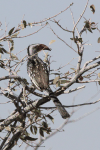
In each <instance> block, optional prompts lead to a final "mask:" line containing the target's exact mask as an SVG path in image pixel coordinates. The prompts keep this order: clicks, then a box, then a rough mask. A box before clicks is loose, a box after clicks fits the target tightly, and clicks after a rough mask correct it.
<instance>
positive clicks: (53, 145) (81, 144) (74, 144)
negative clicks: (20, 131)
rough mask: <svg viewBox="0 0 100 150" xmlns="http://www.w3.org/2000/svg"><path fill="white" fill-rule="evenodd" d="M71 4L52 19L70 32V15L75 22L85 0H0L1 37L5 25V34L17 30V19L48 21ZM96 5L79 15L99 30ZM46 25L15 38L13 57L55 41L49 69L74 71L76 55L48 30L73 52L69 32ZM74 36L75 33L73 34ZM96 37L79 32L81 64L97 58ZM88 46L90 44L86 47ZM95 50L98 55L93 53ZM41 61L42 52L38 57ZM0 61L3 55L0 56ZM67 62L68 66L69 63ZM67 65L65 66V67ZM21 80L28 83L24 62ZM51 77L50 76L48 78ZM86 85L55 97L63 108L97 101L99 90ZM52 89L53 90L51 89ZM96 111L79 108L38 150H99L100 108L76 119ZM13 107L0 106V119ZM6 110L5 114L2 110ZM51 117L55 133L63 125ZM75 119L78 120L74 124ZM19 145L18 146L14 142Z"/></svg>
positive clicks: (56, 116) (99, 10)
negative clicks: (82, 42)
mask: <svg viewBox="0 0 100 150" xmlns="http://www.w3.org/2000/svg"><path fill="white" fill-rule="evenodd" d="M72 2H73V3H74V4H73V6H71V10H70V9H68V10H67V11H65V12H63V13H61V14H60V15H58V16H57V17H55V19H56V20H57V21H58V20H59V23H60V24H61V25H62V26H63V27H64V28H67V29H68V30H71V31H72V30H73V19H72V15H71V12H72V13H73V16H74V20H75V22H77V21H78V19H79V17H80V15H81V14H82V12H83V10H84V8H85V5H86V3H87V0H84V1H80V0H74V1H70V0H67V1H66V0H63V1H62V0H59V1H57V0H53V1H50V0H37V1H36V0H24V1H23V0H20V1H17V0H9V1H7V0H1V1H0V6H1V8H0V14H1V15H0V22H1V23H2V26H1V29H2V30H1V31H0V32H1V34H0V36H1V37H2V34H4V32H5V28H6V26H7V32H6V34H7V33H8V32H9V30H10V29H11V28H13V27H17V26H18V24H20V23H21V20H23V19H24V20H26V22H29V23H32V22H34V21H35V22H37V21H41V20H43V19H45V18H49V17H51V16H54V15H55V14H58V13H59V12H61V11H62V10H64V9H65V8H67V7H68V6H69V5H70V4H71V3H72ZM92 4H94V5H95V8H96V12H95V14H93V13H92V12H91V10H90V8H89V6H90V5H92ZM99 5H100V2H99V1H94V0H90V1H89V4H88V6H87V9H86V12H85V14H84V15H83V17H84V18H86V19H87V20H88V19H91V21H93V22H96V23H98V28H99V29H100V17H99V16H100V8H99ZM84 18H82V19H81V21H80V22H79V23H78V25H77V28H78V30H79V31H80V30H81V29H82V27H83V25H84V21H85V19H84ZM48 22H49V24H50V26H49V25H48V26H46V27H45V28H44V29H42V30H41V31H39V32H38V33H36V34H33V35H31V36H28V37H25V38H17V39H15V40H14V44H15V45H14V51H13V53H14V54H16V53H18V52H20V51H21V50H23V49H25V48H27V47H28V45H30V44H34V43H43V44H46V45H48V46H49V42H50V41H51V40H55V42H54V43H53V44H51V45H50V48H52V51H51V52H49V54H50V55H51V56H52V57H51V61H52V63H51V69H55V70H56V69H57V68H59V66H65V67H63V68H62V70H61V71H62V73H65V72H68V71H72V69H71V68H76V65H77V61H78V55H77V53H75V52H74V51H73V50H72V49H71V48H69V47H68V46H66V45H65V44H64V43H63V42H62V41H61V40H59V39H58V38H57V37H56V36H55V35H54V34H53V32H52V31H51V30H50V27H51V28H52V29H53V30H54V31H55V33H56V34H57V35H58V36H59V37H61V38H62V39H63V40H65V41H66V42H67V43H68V44H69V45H71V46H72V47H73V48H74V49H75V50H77V47H76V45H75V44H74V43H73V42H72V41H71V40H70V38H72V34H71V33H69V32H65V31H63V30H62V29H60V28H59V27H58V26H57V25H56V24H55V23H54V22H52V21H48ZM39 28H40V27H38V26H37V27H32V28H31V27H27V28H26V29H24V30H22V31H20V33H19V36H25V35H28V34H31V33H34V32H35V31H37V30H38V29H39ZM76 35H77V32H76ZM99 36H100V33H99V32H98V31H93V33H90V32H87V33H85V32H84V33H83V35H82V38H83V41H84V42H86V44H88V45H85V46H84V54H83V61H82V66H83V64H84V63H85V62H86V61H88V60H91V59H93V58H94V57H96V56H98V55H99V51H100V45H99V44H98V43H97V39H98V37H99ZM3 44H4V48H5V49H6V50H8V45H7V43H6V44H5V43H4V42H3ZM89 44H90V45H89ZM96 51H98V52H96ZM26 54H27V51H26V50H24V51H23V52H22V53H20V54H19V55H18V57H19V58H20V59H22V58H23V57H24V56H25V55H26ZM39 55H40V56H41V57H42V58H43V55H44V54H43V52H41V54H39ZM2 58H3V56H2ZM69 62H70V63H69ZM68 63H69V65H67V64H68ZM6 73H7V72H4V71H2V69H0V77H2V76H4V75H5V74H6ZM18 75H20V76H21V77H23V78H26V79H27V80H28V82H30V79H29V77H28V75H27V70H26V63H25V64H24V65H22V67H21V70H20V72H19V73H18ZM53 77H54V76H50V78H51V79H52V78H53ZM82 85H86V87H85V88H84V89H82V90H79V91H76V92H73V93H69V94H65V95H64V94H63V95H61V96H59V99H60V100H61V102H62V104H64V105H71V104H72V102H73V101H75V102H74V103H75V104H80V103H84V102H87V101H89V100H91V101H96V100H98V99H99V98H100V94H99V93H100V92H99V91H100V87H99V85H98V84H96V83H90V84H82ZM1 86H3V87H5V86H6V81H5V82H1ZM78 86H80V85H78V84H75V85H72V86H71V87H70V88H69V89H68V90H70V89H74V88H76V87H78ZM53 90H54V88H53ZM7 100H8V99H5V98H4V97H2V96H1V102H4V101H7ZM45 106H54V105H53V103H52V102H49V103H47V104H46V105H45ZM96 108H100V103H97V104H95V105H88V106H83V107H80V108H79V110H78V111H77V112H75V114H74V115H73V116H71V118H70V123H68V124H66V125H65V126H64V128H63V129H64V131H59V132H58V133H57V134H56V135H54V136H52V137H51V138H49V139H48V140H46V141H45V142H44V143H43V145H42V146H45V147H40V148H39V150H56V149H57V150H61V149H62V150H66V149H68V150H80V149H81V150H84V149H85V150H89V149H91V150H94V149H96V150H99V149H100V127H99V126H100V117H99V113H100V109H98V110H97V111H95V112H93V113H91V114H90V115H88V116H86V117H84V118H82V119H80V120H78V118H80V117H82V116H84V115H86V114H88V113H89V112H92V111H93V110H95V109H96ZM13 109H14V107H13V105H12V104H7V105H1V106H0V110H1V111H0V118H6V117H7V115H8V113H9V114H10V113H11V112H12V111H13ZM5 110H6V111H5ZM67 110H68V112H69V113H70V112H71V111H72V108H67ZM53 117H54V124H52V123H50V125H51V127H52V129H53V130H56V128H58V127H59V126H61V124H62V123H63V122H64V120H63V119H61V117H60V115H59V114H58V112H57V111H56V112H54V113H53ZM76 120H78V121H76ZM18 144H19V145H20V143H18ZM17 149H19V150H20V149H23V150H24V145H22V148H19V147H18V146H16V147H14V148H13V150H17ZM28 150H32V148H28Z"/></svg>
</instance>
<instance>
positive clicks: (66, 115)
mask: <svg viewBox="0 0 100 150" xmlns="http://www.w3.org/2000/svg"><path fill="white" fill-rule="evenodd" d="M46 92H47V93H48V94H49V96H50V98H51V99H52V101H53V102H54V104H55V106H56V107H57V109H58V111H59V113H60V115H61V117H62V118H63V119H66V118H69V117H70V115H69V113H68V112H67V111H66V109H65V108H64V107H63V105H62V104H61V102H60V101H59V100H58V98H57V97H56V96H55V95H54V94H53V92H52V91H51V89H49V90H46Z"/></svg>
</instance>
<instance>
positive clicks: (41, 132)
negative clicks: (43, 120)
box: [39, 127, 44, 137]
mask: <svg viewBox="0 0 100 150" xmlns="http://www.w3.org/2000/svg"><path fill="white" fill-rule="evenodd" d="M39 133H40V135H41V136H43V137H44V132H43V128H42V127H41V128H40V129H39Z"/></svg>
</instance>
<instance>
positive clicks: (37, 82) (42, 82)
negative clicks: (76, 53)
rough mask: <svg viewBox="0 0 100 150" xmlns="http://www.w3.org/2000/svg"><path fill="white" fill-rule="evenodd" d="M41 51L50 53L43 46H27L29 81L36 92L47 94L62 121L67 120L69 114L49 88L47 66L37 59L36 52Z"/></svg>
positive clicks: (47, 48) (46, 47)
mask: <svg viewBox="0 0 100 150" xmlns="http://www.w3.org/2000/svg"><path fill="white" fill-rule="evenodd" d="M41 50H49V51H50V50H51V49H50V48H49V47H48V46H46V45H45V44H31V45H29V46H28V48H27V53H28V59H27V73H28V75H29V77H30V79H31V82H32V84H33V85H34V87H35V88H36V89H37V90H39V91H41V92H44V91H46V92H47V93H48V95H49V97H50V99H51V100H52V101H53V102H54V104H55V106H56V108H57V110H58V111H59V113H60V115H61V117H62V118H63V119H66V118H69V117H70V115H69V113H68V112H67V111H66V109H65V108H64V106H63V105H62V104H61V102H60V101H59V99H58V98H57V97H56V96H55V95H54V93H53V91H52V90H51V88H50V86H49V71H48V69H47V64H46V63H44V61H43V60H41V59H40V58H39V57H38V52H40V51H41Z"/></svg>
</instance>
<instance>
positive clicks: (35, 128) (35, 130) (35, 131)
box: [33, 126, 37, 134]
mask: <svg viewBox="0 0 100 150" xmlns="http://www.w3.org/2000/svg"><path fill="white" fill-rule="evenodd" d="M33 128H34V133H35V134H37V127H36V126H33Z"/></svg>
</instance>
